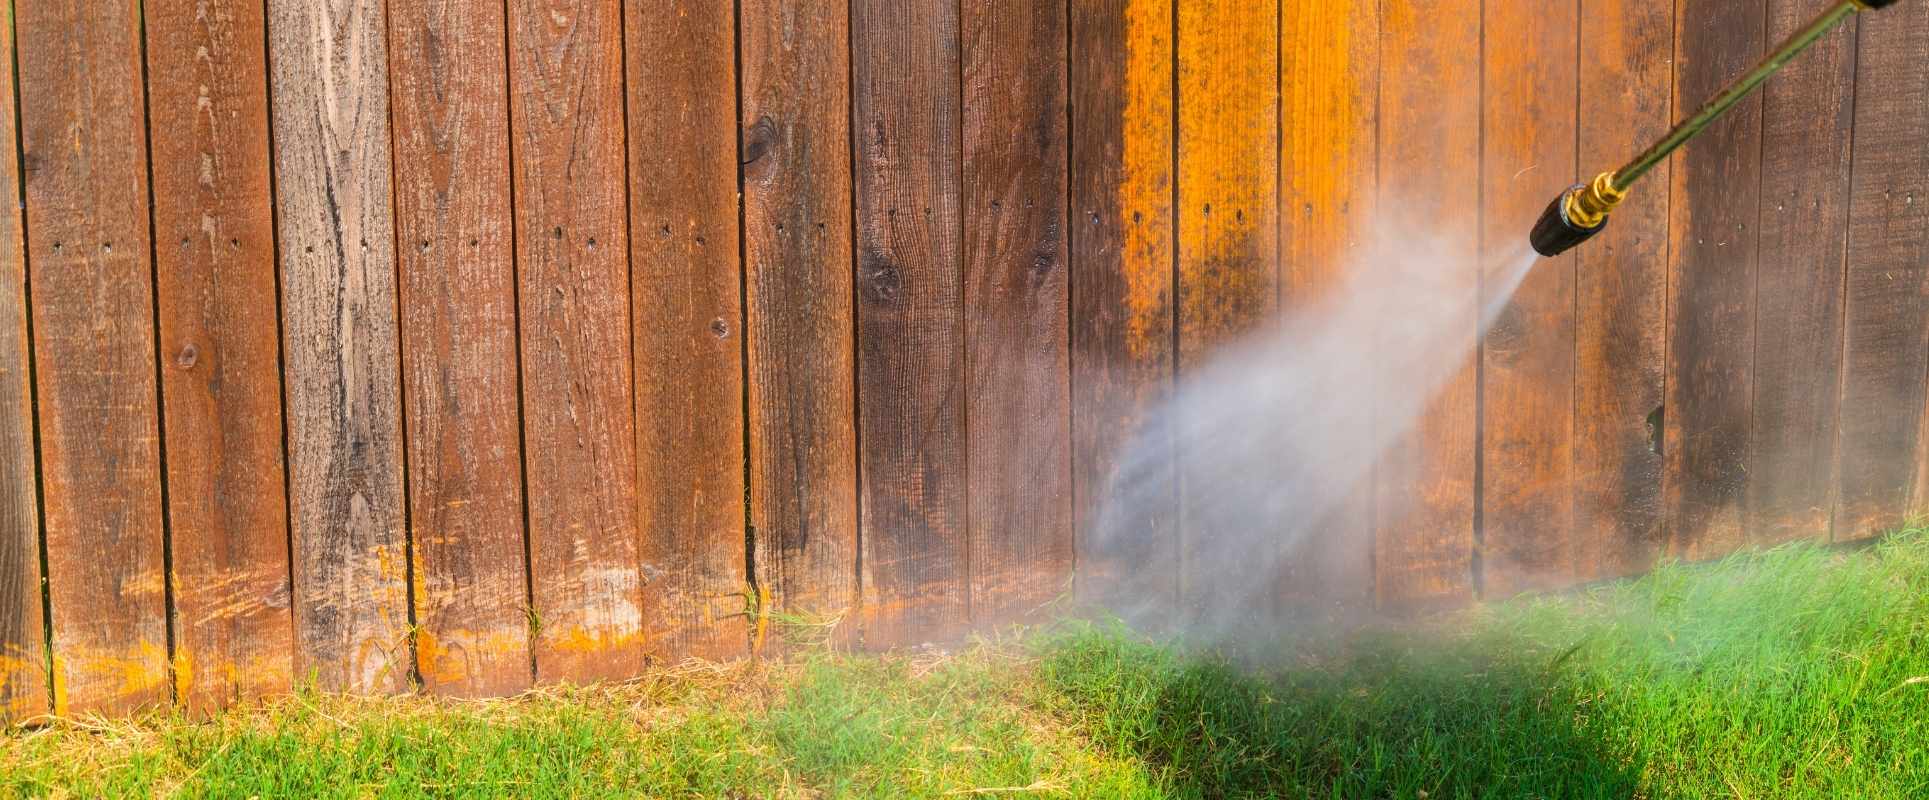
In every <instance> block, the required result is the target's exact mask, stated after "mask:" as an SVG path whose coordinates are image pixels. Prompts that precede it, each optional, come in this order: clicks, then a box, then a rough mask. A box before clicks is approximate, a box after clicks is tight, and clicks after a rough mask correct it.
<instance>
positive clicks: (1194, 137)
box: [1175, 0, 1280, 617]
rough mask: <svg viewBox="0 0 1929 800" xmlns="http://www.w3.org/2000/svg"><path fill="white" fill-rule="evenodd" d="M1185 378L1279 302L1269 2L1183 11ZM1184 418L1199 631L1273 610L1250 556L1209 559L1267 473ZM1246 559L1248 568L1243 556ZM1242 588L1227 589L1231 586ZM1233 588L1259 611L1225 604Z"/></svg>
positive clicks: (1229, 550) (1189, 563) (1218, 554)
mask: <svg viewBox="0 0 1929 800" xmlns="http://www.w3.org/2000/svg"><path fill="white" fill-rule="evenodd" d="M1177 24H1178V30H1177V35H1176V41H1177V43H1178V67H1177V69H1178V81H1177V83H1178V88H1177V93H1178V94H1177V98H1176V102H1177V103H1178V117H1179V121H1178V168H1177V170H1178V181H1179V192H1178V201H1177V202H1178V229H1179V242H1178V252H1179V268H1178V286H1177V289H1178V305H1177V309H1178V318H1177V324H1178V328H1179V334H1178V338H1179V344H1178V374H1179V377H1180V379H1181V380H1183V379H1184V377H1185V376H1186V374H1187V372H1188V370H1195V369H1199V368H1201V367H1202V366H1203V365H1204V364H1205V363H1206V361H1207V360H1208V359H1209V358H1210V354H1211V353H1212V352H1213V351H1214V350H1215V349H1216V348H1218V347H1221V346H1224V345H1226V344H1228V343H1230V342H1234V341H1237V340H1239V339H1240V338H1242V337H1243V336H1245V335H1248V334H1251V333H1254V332H1256V331H1258V330H1259V328H1260V327H1261V326H1262V325H1263V324H1264V323H1265V321H1266V320H1267V319H1268V318H1269V317H1270V316H1272V314H1273V313H1274V311H1275V309H1276V308H1277V301H1278V283H1277V281H1278V267H1279V263H1278V262H1279V221H1278V220H1279V213H1278V212H1279V154H1280V148H1279V93H1278V88H1279V59H1278V55H1279V41H1278V34H1279V29H1278V25H1279V8H1278V4H1277V3H1276V2H1273V0H1201V2H1188V3H1181V4H1180V5H1179V8H1178V21H1177ZM1193 413H1198V412H1196V411H1195V410H1193V409H1186V408H1180V409H1177V410H1176V411H1175V414H1176V415H1177V420H1178V422H1177V423H1176V424H1177V427H1178V428H1179V430H1181V431H1185V432H1186V434H1187V435H1184V436H1181V437H1180V439H1179V442H1178V468H1179V513H1180V524H1181V531H1180V541H1181V548H1182V552H1181V558H1182V559H1183V563H1182V566H1181V578H1180V580H1181V589H1180V591H1181V595H1182V598H1183V601H1184V602H1185V603H1186V604H1187V605H1188V606H1189V608H1188V612H1189V613H1190V614H1192V615H1194V616H1195V617H1200V616H1207V617H1210V616H1215V615H1238V616H1242V617H1243V616H1248V615H1250V614H1251V613H1252V611H1251V609H1252V608H1254V607H1265V608H1270V607H1271V605H1272V603H1271V599H1270V597H1259V596H1257V595H1258V594H1260V589H1261V587H1262V586H1263V587H1264V593H1265V594H1267V595H1270V594H1271V592H1272V587H1273V582H1272V581H1271V580H1265V579H1261V578H1260V577H1259V576H1255V575H1253V574H1252V571H1253V567H1252V565H1251V563H1250V562H1249V561H1247V560H1246V559H1242V558H1241V557H1240V554H1241V551H1242V548H1235V547H1224V546H1214V545H1213V544H1212V543H1214V542H1219V541H1223V540H1224V539H1225V537H1231V536H1236V535H1239V531H1240V530H1241V529H1245V528H1249V527H1250V526H1252V525H1253V520H1252V516H1251V509H1250V508H1249V507H1248V506H1249V503H1248V502H1247V501H1246V499H1247V498H1251V497H1257V496H1261V493H1262V492H1264V491H1265V489H1263V488H1262V486H1263V485H1264V484H1266V483H1270V482H1271V480H1272V479H1270V478H1268V477H1267V476H1266V475H1265V474H1264V471H1263V470H1254V471H1249V472H1248V471H1241V472H1240V474H1238V475H1233V474H1229V471H1228V470H1226V469H1224V468H1223V467H1220V466H1218V464H1219V463H1220V459H1221V456H1220V454H1219V453H1217V452H1216V451H1217V450H1218V449H1219V448H1223V447H1226V446H1227V445H1228V444H1231V443H1230V442H1227V441H1223V440H1219V439H1217V438H1215V437H1212V436H1203V435H1197V433H1198V432H1199V431H1202V430H1203V431H1212V432H1218V433H1223V434H1225V435H1227V436H1243V435H1244V429H1243V426H1238V425H1228V424H1224V423H1223V422H1222V423H1220V424H1213V423H1211V422H1210V421H1207V420H1204V419H1197V420H1195V419H1194V418H1192V417H1191V414H1193ZM1246 558H1247V559H1249V558H1250V554H1247V556H1246ZM1229 575H1237V576H1238V577H1237V578H1236V579H1232V580H1228V578H1227V576H1229ZM1229 585H1236V586H1237V587H1239V590H1240V591H1242V592H1246V593H1250V594H1253V595H1255V596H1252V597H1234V596H1229V592H1227V591H1226V587H1227V586H1229Z"/></svg>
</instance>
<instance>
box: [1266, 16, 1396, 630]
mask: <svg viewBox="0 0 1929 800" xmlns="http://www.w3.org/2000/svg"><path fill="white" fill-rule="evenodd" d="M1280 13H1281V19H1282V22H1281V28H1280V35H1281V36H1283V37H1284V39H1283V41H1282V43H1281V45H1280V50H1281V54H1280V59H1281V60H1280V64H1279V72H1280V84H1281V87H1282V92H1283V96H1282V97H1281V100H1280V103H1281V117H1280V130H1281V136H1282V141H1281V142H1280V203H1279V205H1280V267H1279V282H1280V292H1279V294H1280V304H1281V306H1282V307H1283V308H1284V309H1285V312H1286V313H1287V314H1288V315H1289V316H1290V315H1292V314H1295V313H1300V312H1306V311H1310V310H1312V309H1314V308H1316V307H1318V306H1319V304H1320V303H1322V302H1324V301H1327V300H1329V299H1330V298H1332V297H1334V296H1335V292H1337V291H1339V290H1340V289H1341V288H1342V287H1343V286H1344V284H1345V279H1346V277H1347V276H1348V274H1349V271H1350V270H1352V269H1355V268H1357V267H1358V263H1357V262H1358V260H1359V259H1360V258H1363V257H1364V256H1363V253H1362V250H1363V236H1364V235H1366V234H1367V233H1368V232H1369V230H1370V227H1369V226H1370V225H1371V223H1372V222H1373V209H1374V204H1375V199H1376V198H1375V195H1374V191H1375V186H1376V184H1377V182H1378V178H1379V164H1378V163H1377V161H1376V158H1375V155H1376V153H1377V152H1378V147H1379V130H1378V127H1379V92H1380V63H1379V58H1380V42H1379V35H1380V4H1379V2H1378V0H1346V1H1345V2H1341V3H1334V2H1330V0H1284V2H1283V5H1282V8H1281V9H1280ZM1369 424H1370V423H1369ZM1371 469H1372V465H1371V463H1370V461H1365V462H1364V463H1361V464H1360V465H1359V466H1358V467H1357V468H1356V471H1357V472H1358V473H1359V474H1357V475H1349V476H1345V477H1343V478H1342V480H1350V481H1353V482H1354V483H1355V486H1354V488H1353V490H1352V492H1351V493H1350V494H1349V495H1347V496H1346V497H1345V498H1344V499H1343V500H1341V501H1340V502H1339V503H1338V504H1337V505H1336V506H1335V507H1334V509H1333V510H1332V511H1331V512H1330V513H1328V514H1327V515H1325V517H1324V518H1323V519H1318V520H1306V521H1304V522H1303V524H1304V525H1305V528H1304V531H1305V532H1306V534H1307V535H1306V536H1305V537H1304V538H1301V539H1299V540H1298V541H1288V542H1286V543H1285V547H1286V549H1285V550H1284V552H1283V553H1282V554H1281V555H1282V558H1283V559H1284V561H1283V563H1282V569H1281V570H1280V575H1279V581H1280V596H1281V598H1282V600H1283V602H1284V603H1285V605H1286V611H1287V612H1288V613H1289V614H1290V615H1292V616H1294V617H1303V616H1306V615H1308V614H1311V615H1314V616H1321V615H1334V614H1337V615H1347V614H1351V613H1354V612H1357V611H1361V610H1364V607H1365V606H1366V605H1367V604H1368V603H1370V601H1371V596H1372V591H1373V554H1372V547H1373V505H1372V493H1371V488H1372V483H1371V480H1372V473H1371Z"/></svg>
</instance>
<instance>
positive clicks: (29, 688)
mask: <svg viewBox="0 0 1929 800" xmlns="http://www.w3.org/2000/svg"><path fill="white" fill-rule="evenodd" d="M13 64H14V51H13V26H12V25H7V26H5V27H4V28H0V142H17V141H19V139H18V138H17V136H18V130H17V128H16V127H15V120H14V115H13V114H12V113H9V112H8V109H13V108H16V107H17V106H15V105H14V91H13V86H14V83H13V81H14V74H13ZM0 193H3V194H4V197H5V198H6V200H7V201H8V202H7V203H6V205H7V208H5V209H0V722H4V721H8V720H20V719H26V718H28V717H32V716H35V715H38V714H44V713H46V712H47V709H48V704H49V700H50V697H49V694H48V687H47V628H46V621H47V617H46V613H47V609H46V605H45V603H43V602H42V598H41V595H40V487H39V484H38V482H37V481H36V480H35V463H34V452H35V448H34V417H33V381H32V373H31V372H30V371H29V370H30V367H31V365H32V356H31V355H30V351H31V350H32V343H31V342H29V341H28V339H27V262H26V258H27V254H26V249H25V243H24V242H23V240H22V239H21V236H22V235H23V234H24V233H25V229H24V227H23V224H22V221H21V219H20V205H19V197H20V161H19V160H18V159H9V158H0Z"/></svg>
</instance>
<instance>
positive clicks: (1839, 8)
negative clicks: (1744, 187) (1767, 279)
mask: <svg viewBox="0 0 1929 800" xmlns="http://www.w3.org/2000/svg"><path fill="white" fill-rule="evenodd" d="M1896 2H1897V0H1842V2H1840V3H1837V4H1835V6H1834V7H1832V8H1830V9H1829V10H1827V11H1824V12H1822V15H1821V16H1819V17H1816V18H1815V21H1813V22H1810V23H1809V24H1808V25H1807V26H1806V27H1804V28H1802V29H1801V30H1800V31H1797V32H1796V33H1795V35H1794V36H1791V37H1789V39H1788V41H1786V42H1783V43H1782V46H1781V47H1778V48H1775V52H1773V53H1770V54H1768V57H1767V58H1765V59H1763V60H1762V63H1760V64H1758V65H1756V67H1755V68H1754V69H1752V70H1749V72H1748V74H1746V75H1743V76H1741V78H1740V79H1739V80H1737V81H1735V82H1734V83H1732V84H1729V86H1728V88H1726V89H1723V90H1722V91H1721V94H1718V95H1715V97H1714V99H1712V100H1709V101H1708V102H1707V104H1706V105H1703V106H1702V107H1701V109H1700V110H1698V111H1696V112H1695V113H1694V115H1693V116H1690V117H1688V118H1687V119H1684V120H1682V121H1681V123H1680V124H1678V125H1676V126H1674V130H1671V131H1668V135H1666V136H1663V137H1661V139H1660V140H1659V141H1657V142H1655V143H1654V144H1653V145H1650V146H1649V147H1648V149H1647V150H1645V151H1643V152H1642V153H1641V155H1638V156H1635V157H1634V160H1633V161H1629V162H1628V163H1627V166H1624V167H1622V168H1620V169H1617V170H1615V171H1613V172H1603V173H1601V174H1600V175H1597V176H1595V178H1594V180H1593V181H1592V182H1590V183H1584V184H1580V185H1577V186H1573V187H1570V188H1569V189H1568V190H1567V191H1565V192H1562V193H1561V195H1560V196H1559V197H1556V198H1554V202H1553V203H1550V204H1548V206H1547V210H1546V211H1544V212H1542V213H1541V218H1540V221H1538V222H1536V223H1534V230H1533V232H1532V233H1531V234H1529V235H1528V241H1530V242H1531V243H1532V244H1533V245H1534V250H1535V252H1538V253H1540V254H1541V255H1543V256H1550V257H1551V256H1557V255H1560V254H1562V253H1565V252H1567V251H1568V250H1570V249H1572V248H1573V247H1574V246H1575V245H1578V244H1580V243H1582V242H1585V241H1587V240H1588V239H1590V238H1592V237H1593V236H1594V234H1597V233H1600V232H1601V230H1602V229H1604V228H1606V227H1607V222H1608V215H1609V214H1611V213H1613V211H1614V208H1615V206H1618V205H1620V204H1621V201H1622V200H1624V199H1626V198H1627V196H1628V189H1629V188H1630V187H1632V186H1633V185H1634V182H1635V181H1638V180H1640V179H1641V177H1642V176H1644V175H1646V174H1648V171H1649V170H1651V169H1654V167H1655V165H1656V164H1660V163H1661V162H1662V161H1665V160H1667V158H1668V156H1669V155H1671V154H1673V153H1674V151H1676V150H1679V149H1681V146H1682V145H1684V144H1687V143H1688V140H1690V139H1693V138H1695V135H1696V134H1699V133H1701V131H1702V130H1703V129H1705V128H1707V127H1708V125H1709V124H1710V123H1713V122H1714V121H1715V120H1717V119H1720V118H1721V115H1722V114H1725V113H1727V112H1728V109H1730V108H1734V107H1735V104H1736V103H1739V102H1741V100H1742V98H1744V97H1747V96H1748V95H1749V94H1750V93H1752V92H1754V91H1755V90H1756V89H1758V88H1760V87H1761V85H1762V83H1763V82H1764V81H1767V80H1768V77H1769V76H1770V75H1774V74H1775V73H1776V71H1778V70H1780V69H1781V68H1782V66H1783V65H1785V64H1787V63H1788V62H1789V61H1792V60H1794V58H1795V56H1797V55H1800V54H1801V52H1802V51H1803V50H1807V49H1808V46H1809V45H1812V44H1814V43H1815V42H1816V40H1818V39H1821V38H1822V36H1823V35H1824V34H1826V33H1828V32H1829V31H1831V30H1834V28H1835V26H1837V25H1840V24H1841V23H1842V20H1845V19H1848V18H1849V17H1850V16H1852V15H1854V14H1855V13H1856V12H1859V11H1871V10H1874V9H1878V8H1885V7H1888V6H1891V5H1895V3H1896Z"/></svg>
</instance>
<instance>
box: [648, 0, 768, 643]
mask: <svg viewBox="0 0 1929 800" xmlns="http://www.w3.org/2000/svg"><path fill="white" fill-rule="evenodd" d="M625 9H626V10H625V13H626V14H628V17H627V19H628V24H627V25H626V26H625V30H626V35H627V36H628V37H629V48H628V55H629V72H628V89H627V93H628V95H629V104H630V105H629V108H630V136H629V146H630V152H629V159H630V162H629V163H630V187H629V188H630V230H631V231H632V232H633V233H632V235H631V237H630V262H631V269H632V270H633V278H632V284H633V292H634V294H633V298H634V299H633V300H632V303H633V307H634V308H636V309H645V310H647V311H646V312H645V313H647V314H648V319H649V320H650V321H649V323H648V324H642V323H641V322H640V321H639V323H638V324H636V325H634V326H633V328H634V330H635V331H636V337H635V349H636V371H637V374H636V437H637V439H636V442H637V444H636V458H637V490H638V500H639V502H640V503H641V504H642V506H641V508H642V510H641V513H640V517H639V524H640V525H642V527H643V577H644V581H645V583H644V622H643V632H644V645H645V647H646V648H648V650H649V652H650V654H651V655H652V656H655V657H659V658H664V659H679V658H684V657H687V656H698V657H702V658H712V659H722V658H729V657H732V656H737V655H742V654H743V652H744V647H745V644H746V643H747V642H748V639H747V638H746V637H747V631H748V628H747V627H746V625H745V624H744V623H745V617H744V615H743V610H744V591H745V589H746V587H747V583H746V578H747V576H746V574H745V568H746V566H747V565H746V563H745V558H746V555H745V553H744V510H743V502H744V469H743V464H744V462H743V459H744V453H743V432H744V430H743V426H744V417H743V312H742V306H741V299H742V286H741V280H742V277H743V271H742V268H741V265H740V263H739V259H738V248H737V245H738V241H737V143H736V135H735V133H734V131H735V129H736V125H737V116H736V115H737V105H736V100H737V92H736V87H737V81H736V65H735V60H734V55H735V49H734V48H735V46H736V20H735V17H734V16H733V14H732V9H731V7H730V6H729V4H726V3H714V2H709V0H648V1H647V2H640V3H639V2H632V3H629V4H627V5H626V6H625ZM665 42H675V43H678V44H677V45H676V46H674V47H665V46H663V43H665Z"/></svg>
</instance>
